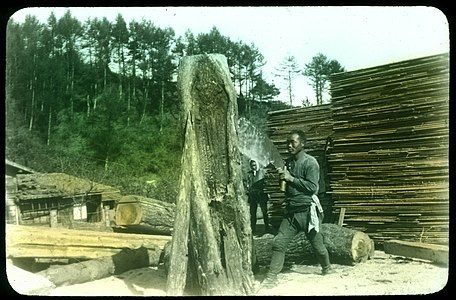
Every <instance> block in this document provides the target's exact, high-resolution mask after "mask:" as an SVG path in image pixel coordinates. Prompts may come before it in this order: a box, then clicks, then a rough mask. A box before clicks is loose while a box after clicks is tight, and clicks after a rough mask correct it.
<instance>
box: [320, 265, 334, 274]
mask: <svg viewBox="0 0 456 300" xmlns="http://www.w3.org/2000/svg"><path fill="white" fill-rule="evenodd" d="M333 273H335V271H334V270H333V269H332V268H331V266H327V267H323V268H322V269H321V275H328V274H333Z"/></svg>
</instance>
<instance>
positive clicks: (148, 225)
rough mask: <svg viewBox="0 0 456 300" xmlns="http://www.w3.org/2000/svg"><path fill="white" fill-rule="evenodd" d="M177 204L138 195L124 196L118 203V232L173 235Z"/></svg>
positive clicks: (116, 221) (116, 218)
mask: <svg viewBox="0 0 456 300" xmlns="http://www.w3.org/2000/svg"><path fill="white" fill-rule="evenodd" d="M175 210H176V205H175V204H174V203H168V202H164V201H160V200H156V199H152V198H146V197H142V196H136V195H128V196H124V197H122V198H121V199H120V200H119V202H117V204H116V214H115V223H116V225H117V226H119V227H117V228H116V229H115V230H116V231H117V232H137V233H148V234H163V235H171V233H172V230H173V223H174V214H175Z"/></svg>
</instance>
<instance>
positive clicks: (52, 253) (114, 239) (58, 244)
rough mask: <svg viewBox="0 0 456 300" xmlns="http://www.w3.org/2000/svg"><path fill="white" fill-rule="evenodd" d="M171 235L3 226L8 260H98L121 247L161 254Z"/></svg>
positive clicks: (119, 249)
mask: <svg viewBox="0 0 456 300" xmlns="http://www.w3.org/2000/svg"><path fill="white" fill-rule="evenodd" d="M170 240H171V237H170V236H159V235H146V234H128V233H115V232H101V231H93V230H76V229H63V228H49V227H37V226H25V225H11V224H7V225H6V254H7V257H69V258H78V257H80V258H97V257H101V256H106V255H112V254H115V253H117V252H119V251H121V250H122V249H124V248H130V249H137V248H140V247H145V248H147V249H148V250H151V251H161V250H162V249H163V247H164V246H165V244H166V243H167V242H168V241H170Z"/></svg>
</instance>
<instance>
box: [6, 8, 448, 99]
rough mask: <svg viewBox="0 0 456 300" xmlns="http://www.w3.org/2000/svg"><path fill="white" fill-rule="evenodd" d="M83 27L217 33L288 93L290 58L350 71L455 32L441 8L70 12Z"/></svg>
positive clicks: (42, 15)
mask: <svg viewBox="0 0 456 300" xmlns="http://www.w3.org/2000/svg"><path fill="white" fill-rule="evenodd" d="M66 9H67V8H64V7H60V8H55V7H54V8H53V7H46V8H43V7H40V8H33V7H32V8H26V9H22V10H19V11H18V12H16V13H15V14H13V15H12V18H13V19H14V20H15V21H16V22H23V20H24V19H25V15H27V14H30V15H35V16H36V17H37V18H38V19H39V20H40V21H41V22H43V23H46V21H47V18H48V17H49V15H50V13H51V11H54V14H55V15H56V17H57V18H60V17H61V16H62V15H63V14H64V12H65V11H66ZM69 9H70V11H71V14H72V15H73V16H74V17H76V18H78V19H79V20H80V21H81V22H84V21H86V20H87V19H88V18H89V17H90V18H95V17H98V18H102V17H106V18H108V19H109V20H110V21H112V22H114V20H115V17H116V16H117V14H118V13H120V14H121V15H122V16H123V17H124V19H125V21H126V22H127V24H128V22H129V21H130V20H132V19H134V20H136V21H141V19H142V18H144V19H146V20H151V21H152V22H153V23H154V24H155V25H157V26H159V27H161V28H165V27H171V28H173V29H174V31H175V32H176V36H181V35H183V34H184V32H185V31H186V30H187V29H190V30H191V31H192V32H193V33H194V34H195V35H197V34H198V33H208V32H209V31H210V30H211V28H212V27H213V26H216V27H217V28H218V30H219V31H220V33H221V34H222V35H224V36H228V37H230V39H231V40H233V41H238V40H241V41H243V42H244V43H247V44H250V43H252V42H253V43H254V44H255V45H256V47H257V48H258V50H259V51H260V52H261V53H262V54H263V55H264V57H265V60H266V62H267V63H266V65H265V67H264V69H263V70H264V73H263V74H264V76H265V78H266V80H267V81H268V82H270V83H271V82H273V80H274V84H276V86H278V87H281V85H280V83H281V81H280V79H278V78H274V76H273V75H272V72H273V71H274V70H275V68H277V67H278V66H279V64H280V62H281V61H282V60H283V58H284V57H285V56H287V55H293V56H295V57H296V59H297V61H298V64H299V66H300V67H301V68H304V65H305V64H308V63H310V62H311V60H312V57H313V56H315V55H316V54H317V53H323V54H324V55H326V56H327V57H328V59H335V60H337V61H338V62H339V63H340V64H341V65H342V66H344V67H345V69H346V70H348V71H353V70H358V69H362V68H368V67H373V66H377V65H383V64H389V63H393V62H398V61H402V60H406V59H412V58H418V57H423V56H428V55H434V54H440V53H444V52H449V47H450V46H449V45H450V40H449V25H448V20H447V18H446V16H445V15H444V14H443V13H442V12H441V11H440V10H438V9H437V8H434V7H425V6H417V7H415V6H402V7H399V6H391V7H388V6H383V7H380V6H360V7H354V6H346V7H344V6H327V7H324V6H320V7H317V6H313V7H312V6H292V7H285V6H280V7H273V6H268V7H261V6H256V7H70V8H69ZM293 89H294V94H295V96H296V97H295V102H293V104H294V105H296V106H300V105H301V101H302V100H303V99H305V98H306V97H308V98H309V100H310V101H311V102H313V99H314V98H315V96H314V92H313V91H312V89H311V88H310V86H309V81H308V79H307V78H306V77H304V76H300V77H298V78H297V79H296V80H295V81H294V82H293ZM281 91H282V92H281V95H280V97H279V98H281V99H283V100H284V101H286V100H287V92H286V90H285V89H281Z"/></svg>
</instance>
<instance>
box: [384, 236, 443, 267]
mask: <svg viewBox="0 0 456 300" xmlns="http://www.w3.org/2000/svg"><path fill="white" fill-rule="evenodd" d="M383 248H384V251H385V253H388V254H394V255H401V256H406V257H413V258H419V259H425V260H430V261H432V262H435V263H438V264H443V265H448V246H445V245H435V244H427V243H420V242H412V241H399V240H389V241H385V242H384V243H383Z"/></svg>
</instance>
